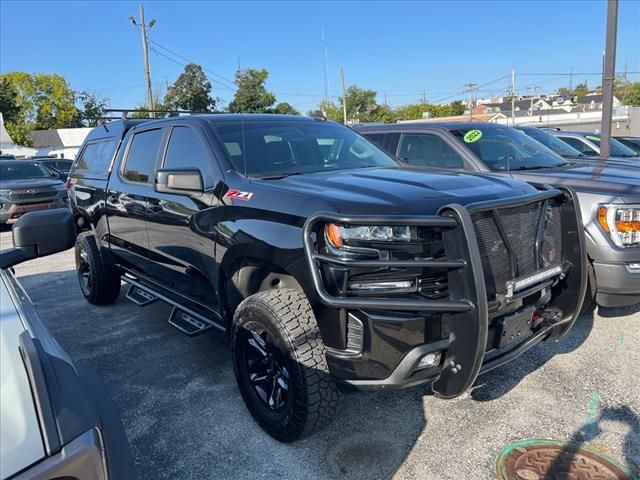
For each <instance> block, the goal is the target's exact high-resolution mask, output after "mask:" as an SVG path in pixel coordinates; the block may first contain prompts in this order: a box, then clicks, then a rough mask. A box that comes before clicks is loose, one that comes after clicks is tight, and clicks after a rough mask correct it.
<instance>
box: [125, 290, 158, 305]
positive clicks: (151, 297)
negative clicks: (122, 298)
mask: <svg viewBox="0 0 640 480" xmlns="http://www.w3.org/2000/svg"><path fill="white" fill-rule="evenodd" d="M126 297H127V298H128V299H129V300H131V301H132V302H133V303H135V304H136V305H138V306H140V307H144V306H146V305H149V304H151V303H153V302H155V301H156V300H158V297H156V296H155V294H153V293H150V292H147V291H146V290H143V289H141V288H140V287H136V286H135V285H129V289H128V290H127V295H126Z"/></svg>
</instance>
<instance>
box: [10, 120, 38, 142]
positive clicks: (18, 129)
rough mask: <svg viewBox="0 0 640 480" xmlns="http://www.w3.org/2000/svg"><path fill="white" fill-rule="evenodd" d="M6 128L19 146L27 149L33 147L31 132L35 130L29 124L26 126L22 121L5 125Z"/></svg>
mask: <svg viewBox="0 0 640 480" xmlns="http://www.w3.org/2000/svg"><path fill="white" fill-rule="evenodd" d="M4 126H5V128H6V129H7V133H8V134H9V136H10V137H11V140H13V141H14V142H15V143H16V144H18V145H23V146H25V147H32V146H33V142H32V141H31V139H30V138H29V132H31V130H33V129H32V128H31V126H30V125H29V124H26V123H24V122H22V121H18V122H11V123H5V124H4Z"/></svg>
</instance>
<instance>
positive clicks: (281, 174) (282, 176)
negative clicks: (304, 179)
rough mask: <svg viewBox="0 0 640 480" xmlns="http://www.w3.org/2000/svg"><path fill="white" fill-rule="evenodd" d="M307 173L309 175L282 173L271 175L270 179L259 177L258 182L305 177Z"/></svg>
mask: <svg viewBox="0 0 640 480" xmlns="http://www.w3.org/2000/svg"><path fill="white" fill-rule="evenodd" d="M305 173H308V172H286V173H280V174H278V175H271V176H268V177H257V179H258V180H280V179H281V178H287V177H291V176H293V175H303V174H305Z"/></svg>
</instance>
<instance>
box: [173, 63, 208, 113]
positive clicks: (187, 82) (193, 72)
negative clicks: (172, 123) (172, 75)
mask: <svg viewBox="0 0 640 480" xmlns="http://www.w3.org/2000/svg"><path fill="white" fill-rule="evenodd" d="M215 107H216V101H215V99H213V98H212V97H211V82H210V81H209V80H208V79H207V76H206V75H205V73H204V71H203V70H202V67H201V66H200V65H197V64H195V63H189V64H187V65H186V66H185V67H184V72H182V73H181V74H180V76H179V77H178V79H177V80H176V81H175V82H174V83H173V85H171V86H170V87H169V89H168V90H167V94H166V95H165V97H164V108H165V109H168V110H187V111H190V112H210V111H212V110H214V109H215Z"/></svg>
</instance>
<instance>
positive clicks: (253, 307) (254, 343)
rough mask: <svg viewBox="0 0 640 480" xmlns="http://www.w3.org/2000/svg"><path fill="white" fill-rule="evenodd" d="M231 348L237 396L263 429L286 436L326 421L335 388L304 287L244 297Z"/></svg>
mask: <svg viewBox="0 0 640 480" xmlns="http://www.w3.org/2000/svg"><path fill="white" fill-rule="evenodd" d="M231 348H232V356H233V366H234V371H235V375H236V380H237V382H238V388H239V389H240V393H241V394H242V398H243V399H244V401H245V403H246V405H247V408H248V409H249V411H250V413H251V415H252V416H253V418H254V419H255V420H256V421H257V422H258V423H259V424H260V426H261V427H262V428H263V429H264V430H265V431H266V432H267V433H268V434H269V435H271V436H272V437H274V438H276V439H277V440H280V441H282V442H291V441H294V440H297V439H299V438H302V437H304V436H307V435H309V434H311V433H313V432H314V431H316V430H319V429H320V428H322V427H324V426H325V425H326V424H327V423H329V421H330V420H331V418H332V417H333V414H334V413H335V411H336V408H337V404H338V395H339V393H338V389H337V388H336V384H335V381H334V380H333V379H332V378H331V375H330V373H329V369H328V367H327V362H326V359H325V351H326V349H325V346H324V343H323V342H322V339H321V338H320V333H319V331H318V326H317V324H316V321H315V317H314V315H313V311H312V310H311V306H310V305H309V302H308V300H307V298H306V297H305V295H304V293H302V292H301V291H299V290H293V289H278V290H270V291H267V292H261V293H257V294H255V295H252V296H250V297H249V298H247V299H246V300H244V301H243V302H242V303H241V304H240V305H239V306H238V308H237V310H236V313H235V315H234V318H233V325H232V332H231Z"/></svg>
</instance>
